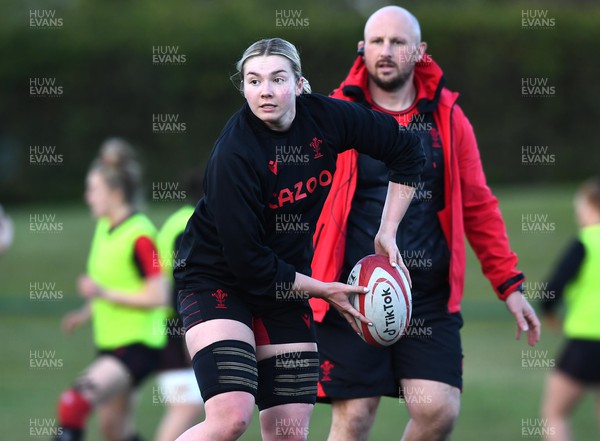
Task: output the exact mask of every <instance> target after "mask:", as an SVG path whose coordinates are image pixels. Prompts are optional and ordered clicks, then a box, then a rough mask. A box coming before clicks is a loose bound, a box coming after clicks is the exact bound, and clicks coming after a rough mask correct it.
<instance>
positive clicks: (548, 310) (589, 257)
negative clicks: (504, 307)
mask: <svg viewBox="0 0 600 441" xmlns="http://www.w3.org/2000/svg"><path fill="white" fill-rule="evenodd" d="M574 202H575V204H574V205H575V215H576V218H577V223H578V225H579V228H580V230H579V234H578V237H577V239H575V240H574V241H573V243H572V244H571V245H570V246H569V247H568V248H567V250H566V252H565V253H564V255H563V256H562V257H561V259H560V260H559V262H558V264H557V266H556V268H555V269H554V272H553V274H552V277H551V278H550V281H549V282H548V285H547V286H546V292H547V293H548V294H553V295H548V298H547V299H545V301H544V302H543V303H542V308H543V311H544V318H545V319H546V321H547V323H548V324H550V325H556V324H557V323H558V321H557V319H556V316H555V313H554V310H555V308H556V306H558V304H559V300H561V299H563V298H564V300H565V305H566V317H565V321H564V327H563V330H564V333H565V336H566V337H567V341H566V343H565V346H564V348H563V350H562V352H561V355H560V358H559V360H558V363H557V365H556V369H555V370H554V371H553V372H552V373H551V374H550V375H549V376H548V380H547V383H546V391H545V395H544V401H543V408H542V414H543V417H544V419H545V422H546V424H547V425H548V428H549V430H548V433H550V432H552V435H550V436H548V437H547V439H549V440H554V441H569V440H572V439H573V437H572V435H571V431H570V428H569V417H570V415H571V413H572V411H573V409H574V408H575V406H576V405H577V404H578V403H579V402H580V401H581V398H582V397H583V395H584V393H585V392H586V390H593V391H594V392H595V394H596V406H597V414H598V422H599V423H600V388H599V387H600V177H599V176H595V177H593V178H591V179H589V180H587V181H585V182H584V183H583V185H581V187H580V188H579V190H578V191H577V193H576V195H575V201H574Z"/></svg>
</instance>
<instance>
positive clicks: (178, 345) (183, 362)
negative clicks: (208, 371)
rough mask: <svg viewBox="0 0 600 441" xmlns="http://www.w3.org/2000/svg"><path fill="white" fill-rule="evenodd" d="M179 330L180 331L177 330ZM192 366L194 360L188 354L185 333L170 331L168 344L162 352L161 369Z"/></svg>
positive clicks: (168, 369) (167, 369)
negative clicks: (179, 333)
mask: <svg viewBox="0 0 600 441" xmlns="http://www.w3.org/2000/svg"><path fill="white" fill-rule="evenodd" d="M177 332H178V331H177ZM191 367H192V360H191V359H190V356H189V355H188V351H187V348H186V346H185V338H184V337H183V335H178V333H177V334H173V333H169V334H168V336H167V346H165V347H164V348H163V349H162V350H161V352H160V365H159V368H158V370H159V371H161V372H162V371H170V370H176V369H177V370H178V369H186V368H191Z"/></svg>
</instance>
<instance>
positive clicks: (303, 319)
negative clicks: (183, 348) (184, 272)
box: [178, 285, 317, 346]
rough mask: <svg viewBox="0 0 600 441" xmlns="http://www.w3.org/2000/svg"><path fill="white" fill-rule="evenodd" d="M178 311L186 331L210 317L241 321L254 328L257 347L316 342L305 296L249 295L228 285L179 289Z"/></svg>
mask: <svg viewBox="0 0 600 441" xmlns="http://www.w3.org/2000/svg"><path fill="white" fill-rule="evenodd" d="M178 300H179V301H178V310H179V315H180V316H181V319H182V320H183V326H184V327H185V329H186V330H189V329H190V328H191V327H193V326H195V325H197V324H199V323H202V322H205V321H208V320H214V319H229V320H236V321H238V322H242V323H244V324H245V325H246V326H248V327H249V328H250V329H252V330H253V331H254V337H255V341H256V344H257V345H258V346H261V345H267V344H282V343H306V342H316V341H317V340H316V334H315V324H314V321H313V315H312V310H311V309H310V306H309V304H308V299H306V298H301V299H298V298H296V299H295V300H291V299H290V296H283V298H282V299H277V298H273V297H266V296H265V297H262V296H251V295H248V294H244V293H240V292H236V291H234V290H232V289H230V288H224V287H218V286H215V285H213V286H210V285H207V286H206V287H203V288H199V289H193V290H189V289H186V290H181V291H179V294H178Z"/></svg>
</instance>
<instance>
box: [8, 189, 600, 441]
mask: <svg viewBox="0 0 600 441" xmlns="http://www.w3.org/2000/svg"><path fill="white" fill-rule="evenodd" d="M572 191H573V189H572V188H555V187H540V188H535V187H529V188H518V189H517V188H501V189H496V194H497V196H498V198H499V199H500V206H501V209H502V211H503V213H504V217H505V220H506V223H507V227H508V230H509V235H510V238H511V243H512V246H513V249H514V250H515V251H516V252H517V253H518V254H519V257H520V266H521V268H522V269H523V270H524V271H525V272H526V274H527V276H528V280H529V281H530V282H542V281H543V280H544V277H545V276H546V274H547V273H548V271H549V270H550V267H551V265H552V264H553V262H554V261H555V259H556V257H557V255H558V254H559V253H560V251H561V250H562V248H563V247H564V246H565V244H566V243H567V242H568V240H569V238H570V237H572V235H573V234H574V233H575V231H576V228H575V225H574V220H573V214H572V208H571V198H572ZM6 208H7V211H8V212H9V213H10V215H11V216H12V218H13V220H14V221H15V226H16V237H15V242H14V244H13V247H12V248H11V249H10V250H9V252H8V253H7V254H6V255H4V256H2V257H0V278H1V279H0V280H1V282H2V283H1V285H0V317H1V320H0V335H2V345H3V351H2V358H1V361H0V375H1V377H2V398H3V399H2V400H1V401H0V408H1V409H2V412H0V425H1V427H2V428H3V429H2V432H3V434H2V436H1V439H5V440H11V441H19V440H32V439H49V438H50V437H49V436H42V435H35V433H36V432H37V433H44V430H40V429H39V428H40V427H42V428H43V427H47V422H48V419H52V418H55V404H56V399H57V396H58V394H59V393H60V391H61V390H62V389H63V388H64V387H65V386H67V385H69V383H70V382H71V381H72V380H73V379H74V378H75V376H76V375H77V373H78V372H79V371H80V370H81V369H83V368H84V367H85V366H86V365H87V364H88V363H89V361H90V360H91V358H92V356H93V348H92V345H91V334H90V330H89V327H86V328H84V329H82V330H80V331H79V332H77V333H76V334H74V335H71V336H65V335H63V334H62V333H61V332H60V329H59V322H60V318H61V316H62V314H63V313H64V312H66V311H68V310H69V309H71V308H73V307H76V306H77V305H79V304H80V303H81V302H80V300H79V298H78V296H77V294H76V293H75V289H74V285H75V283H74V282H75V279H76V277H77V276H78V275H79V274H80V273H82V272H83V271H84V268H85V257H86V254H87V251H88V247H89V243H90V240H91V234H92V230H93V226H94V222H93V220H92V219H90V217H89V215H88V213H87V210H86V209H85V207H84V205H83V203H82V204H76V205H69V206H64V207H59V206H56V205H51V206H45V207H44V206H26V207H6ZM174 208H175V207H174V206H172V205H166V204H161V203H154V204H153V205H151V206H150V207H149V210H148V212H149V213H150V216H151V217H152V219H153V220H154V221H155V222H156V223H157V224H159V225H160V224H161V223H162V221H163V220H164V219H165V218H166V216H167V215H168V214H169V213H170V212H171V211H172V210H173V209H174ZM36 214H37V215H44V214H45V215H50V216H55V217H54V220H53V222H54V223H55V224H59V223H62V231H58V232H54V233H48V232H39V233H38V232H34V231H31V230H32V227H31V225H30V220H31V217H30V216H32V215H33V216H34V218H33V219H34V220H35V215H36ZM528 214H539V215H545V216H547V217H546V218H545V220H544V222H545V223H547V224H548V225H553V226H554V228H553V231H551V232H525V231H523V228H522V216H523V215H528ZM468 258H469V260H468V270H467V286H466V292H465V299H464V303H463V316H464V319H465V326H464V328H463V346H464V353H465V359H464V393H463V403H462V411H461V416H460V419H459V421H458V424H457V427H456V430H455V434H454V437H453V439H455V440H459V441H482V440H486V441H496V440H498V441H510V440H517V439H522V438H524V437H523V435H522V428H523V427H524V424H525V423H524V422H523V420H525V422H527V421H529V422H531V421H534V420H535V419H536V418H539V412H538V410H539V405H540V398H541V393H542V389H543V384H544V380H545V377H546V374H547V372H548V369H545V368H533V369H528V368H524V367H522V364H523V359H524V358H525V357H526V356H527V355H530V356H531V355H532V352H529V351H530V348H529V347H528V346H527V345H526V343H525V342H524V341H521V342H515V341H514V323H513V322H512V320H511V317H510V316H509V315H508V313H507V311H506V310H505V307H504V305H503V304H502V303H501V302H499V301H498V300H497V299H496V298H495V295H494V294H493V292H492V291H491V288H490V287H489V285H488V282H487V281H486V280H485V279H484V278H483V277H482V276H481V274H480V270H479V265H478V263H477V261H476V259H475V258H474V256H473V255H472V254H470V255H469V256H468ZM32 284H33V287H34V288H33V289H34V290H35V289H36V288H35V287H37V291H39V287H40V286H46V287H48V290H49V291H51V292H52V293H53V294H52V295H51V297H54V298H53V299H49V298H35V296H33V297H34V298H31V297H32V296H31V294H30V291H31V289H32V288H31V286H32ZM44 284H45V285H44ZM561 341H562V336H561V335H560V334H557V333H552V332H543V334H542V341H541V342H540V343H539V345H538V346H537V347H536V348H535V350H532V351H536V350H537V351H539V352H534V353H533V356H534V357H537V358H538V359H544V360H553V359H554V357H555V356H556V355H557V351H558V350H559V348H560V344H561ZM43 351H50V352H46V353H44V354H45V355H46V357H47V359H51V360H52V363H51V364H53V365H54V367H44V368H39V369H38V368H35V367H32V361H31V360H32V358H33V357H34V356H32V352H33V354H36V353H37V354H40V353H42V352H43ZM523 351H525V354H524V353H523ZM546 351H547V352H546ZM49 354H51V355H49ZM34 364H35V363H34ZM153 386H154V383H153V381H149V382H147V383H146V384H145V386H144V388H143V390H142V391H141V394H140V395H141V396H140V406H139V411H138V414H137V421H138V426H139V428H140V431H141V433H142V434H143V435H144V436H145V437H146V439H148V440H151V439H152V434H153V431H154V429H155V428H156V426H157V424H158V421H159V419H160V416H161V412H162V407H161V405H160V404H158V403H156V401H157V400H156V396H155V394H154V392H153V389H152V388H153ZM329 421H330V409H329V407H328V406H326V405H317V406H316V409H315V412H314V416H313V419H312V422H311V427H310V435H309V439H311V440H324V439H326V434H327V431H328V428H329ZM406 421H407V414H406V411H405V409H404V405H403V404H401V403H399V402H398V401H396V400H393V399H384V400H383V402H382V406H381V408H380V411H379V414H378V417H377V421H376V425H375V427H374V429H373V433H372V436H371V439H372V440H375V441H385V440H395V439H396V440H397V439H399V438H400V435H401V433H402V430H403V427H404V425H405V423H406ZM36 424H38V425H37V426H36ZM44 425H46V426H44ZM574 427H575V433H576V435H577V438H576V439H578V440H582V441H587V440H592V439H598V429H597V426H596V421H595V418H594V406H593V400H592V397H591V396H588V397H587V398H586V400H585V402H584V403H583V405H582V406H581V407H580V408H579V409H578V410H577V412H576V415H575V417H574ZM46 430H47V429H46ZM32 433H33V435H32ZM525 438H526V439H532V440H536V439H540V437H539V436H527V437H525ZM87 439H88V440H89V441H96V440H100V437H99V436H98V434H97V425H96V421H95V420H94V419H93V418H92V420H91V425H90V430H89V432H88V437H87ZM243 439H244V440H259V439H260V435H259V430H258V424H257V419H256V418H255V419H254V421H253V423H252V427H251V429H250V430H249V431H248V432H247V434H246V435H245V436H244V437H243Z"/></svg>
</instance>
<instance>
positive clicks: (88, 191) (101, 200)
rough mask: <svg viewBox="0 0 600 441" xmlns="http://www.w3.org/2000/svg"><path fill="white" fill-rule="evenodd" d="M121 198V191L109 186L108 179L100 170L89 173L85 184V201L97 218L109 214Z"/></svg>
mask: <svg viewBox="0 0 600 441" xmlns="http://www.w3.org/2000/svg"><path fill="white" fill-rule="evenodd" d="M119 200H120V195H119V192H118V191H115V190H113V189H111V188H110V187H109V186H108V184H107V183H106V179H104V176H102V174H101V173H100V172H99V171H97V170H92V171H91V172H90V173H89V174H88V176H87V179H86V185H85V201H86V202H87V204H88V206H89V207H90V210H91V212H92V216H94V217H95V218H100V217H105V216H108V215H109V213H110V211H111V209H112V208H113V207H114V206H115V205H116V204H117V203H118V202H119Z"/></svg>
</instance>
